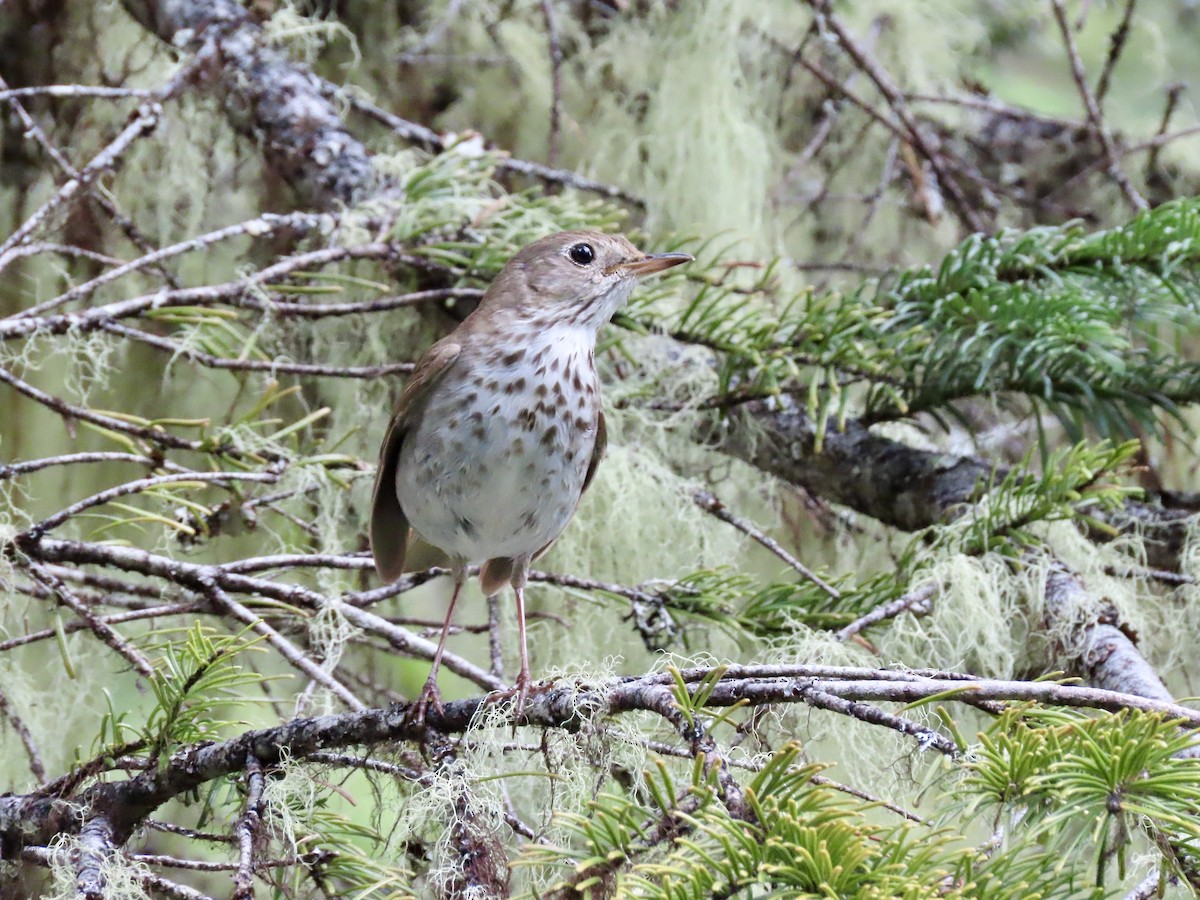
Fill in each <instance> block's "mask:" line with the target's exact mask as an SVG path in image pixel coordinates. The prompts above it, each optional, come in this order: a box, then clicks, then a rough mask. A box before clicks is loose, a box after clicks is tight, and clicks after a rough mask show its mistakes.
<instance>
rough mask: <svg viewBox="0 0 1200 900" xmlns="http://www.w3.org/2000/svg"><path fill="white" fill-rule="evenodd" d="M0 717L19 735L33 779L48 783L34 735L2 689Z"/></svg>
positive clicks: (40, 782) (0, 688) (0, 692)
mask: <svg viewBox="0 0 1200 900" xmlns="http://www.w3.org/2000/svg"><path fill="white" fill-rule="evenodd" d="M0 715H3V716H4V718H5V719H7V720H8V724H9V725H10V726H11V727H12V730H13V731H15V732H16V733H17V737H18V738H19V739H20V741H21V746H22V747H24V748H25V755H26V756H28V757H29V771H30V772H32V773H33V777H34V778H36V779H37V781H38V784H45V783H46V764H45V763H44V762H43V761H42V754H41V753H40V752H39V751H38V748H37V744H36V743H34V740H33V734H32V733H30V731H29V728H28V727H27V726H26V725H25V723H24V722H23V721H21V717H20V716H18V715H17V713H16V710H14V709H13V708H12V704H11V703H10V702H9V699H8V697H7V696H6V695H5V693H4V689H3V688H2V687H0Z"/></svg>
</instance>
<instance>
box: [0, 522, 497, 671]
mask: <svg viewBox="0 0 1200 900" xmlns="http://www.w3.org/2000/svg"><path fill="white" fill-rule="evenodd" d="M13 540H14V544H15V545H16V546H18V547H19V548H20V550H21V551H22V552H23V553H24V554H25V555H27V556H29V557H31V558H33V559H37V560H41V561H44V562H70V563H75V564H77V565H81V564H91V565H101V566H108V567H112V568H117V569H121V570H123V571H126V572H138V573H140V574H142V575H149V576H152V577H157V578H166V579H167V580H168V581H170V582H171V583H173V584H177V585H180V586H185V587H190V588H193V589H197V590H199V591H200V593H202V594H204V593H207V591H208V590H209V588H210V587H211V586H212V585H214V584H215V585H218V586H219V587H221V588H222V589H224V590H225V591H228V592H229V593H244V594H260V595H262V596H264V597H270V598H273V599H275V600H281V601H283V602H284V603H290V604H294V605H297V606H300V607H302V608H304V609H310V610H320V609H325V608H330V609H332V610H334V611H336V612H338V613H340V614H341V615H342V616H344V617H345V618H346V619H347V620H348V621H349V622H350V624H352V625H355V626H357V627H359V628H362V629H363V630H365V631H368V632H371V633H373V634H377V635H378V636H380V637H381V638H383V639H384V640H386V641H387V642H388V643H389V644H390V645H391V646H392V647H393V648H394V649H396V650H398V651H400V652H401V653H404V654H407V655H411V656H415V657H417V658H419V659H430V660H431V659H433V654H434V652H435V651H436V650H437V645H436V644H434V643H433V642H432V641H427V640H425V639H424V638H421V637H418V636H417V635H415V634H413V633H412V632H410V631H408V630H406V629H404V628H400V627H397V626H395V625H393V624H391V623H390V622H388V621H387V620H386V619H383V618H382V617H380V616H377V615H374V614H373V613H370V612H367V611H366V610H363V609H359V608H357V607H356V606H353V605H351V604H350V603H348V602H345V601H343V600H340V599H330V598H328V597H326V596H324V595H323V594H320V593H318V592H316V591H313V590H309V589H308V588H304V587H301V586H300V585H293V584H280V583H277V582H274V581H270V580H268V579H266V578H254V577H250V576H246V575H242V574H239V573H235V572H231V571H228V570H227V569H223V568H222V567H220V566H207V565H201V564H198V563H189V562H186V561H184V560H179V559H171V558H169V557H166V556H159V555H157V554H153V553H149V552H147V551H145V550H138V549H135V548H132V547H120V546H115V545H100V544H90V543H86V542H83V541H63V540H57V539H54V538H48V537H41V538H34V537H33V536H31V535H29V534H28V533H26V534H24V535H18V536H16V537H14V539H13ZM392 593H393V594H394V593H396V591H393V592H392ZM442 665H443V666H445V667H446V668H447V669H449V670H450V671H451V672H454V673H455V674H458V675H461V676H463V677H464V678H466V679H468V680H470V681H473V682H474V683H475V684H477V685H479V686H480V687H482V688H484V689H486V690H490V691H498V690H503V689H504V688H505V687H507V685H505V684H504V683H503V682H502V681H500V680H499V679H498V678H496V677H495V676H494V675H491V674H490V673H489V672H487V671H485V670H483V669H481V668H480V667H478V666H476V665H475V664H474V663H471V662H469V661H468V660H466V659H463V658H462V657H461V656H458V655H457V654H454V653H449V652H447V653H446V654H445V655H444V656H443V657H442Z"/></svg>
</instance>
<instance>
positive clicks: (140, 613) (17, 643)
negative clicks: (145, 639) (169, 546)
mask: <svg viewBox="0 0 1200 900" xmlns="http://www.w3.org/2000/svg"><path fill="white" fill-rule="evenodd" d="M44 568H45V569H47V570H48V569H53V568H56V567H55V566H45V567H44ZM45 591H46V593H47V594H50V593H51V590H50V588H45ZM205 610H206V607H204V606H202V605H201V604H199V603H170V604H166V605H164V606H152V607H149V608H146V609H134V610H130V611H129V612H123V613H114V614H113V615H110V616H96V621H97V622H99V623H100V624H101V625H107V626H112V625H120V624H121V623H123V622H141V621H144V620H146V619H162V618H165V617H167V616H187V615H195V614H196V613H200V612H204V611H205ZM91 627H92V626H91V624H90V623H88V622H81V621H73V622H64V623H63V626H62V632H63V633H64V634H74V633H75V632H76V631H82V630H83V629H85V628H89V629H90V628H91ZM58 634H59V632H58V631H57V630H56V629H54V628H43V629H41V630H40V631H31V632H29V633H27V634H22V635H20V636H18V637H11V638H8V639H7V640H4V641H0V653H3V652H5V651H8V650H12V649H13V648H14V647H24V646H25V645H27V644H35V643H37V642H38V641H48V640H51V639H52V638H56V637H58Z"/></svg>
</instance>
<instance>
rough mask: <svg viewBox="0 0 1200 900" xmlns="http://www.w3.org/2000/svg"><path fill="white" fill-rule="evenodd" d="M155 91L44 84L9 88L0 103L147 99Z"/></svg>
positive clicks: (0, 94)
mask: <svg viewBox="0 0 1200 900" xmlns="http://www.w3.org/2000/svg"><path fill="white" fill-rule="evenodd" d="M154 94H155V92H154V91H147V90H138V89H137V88H117V87H99V86H95V85H88V84H42V85H38V86H36V87H19V88H8V89H7V90H2V91H0V103H3V102H5V101H8V100H14V99H17V98H20V97H67V98H75V97H103V98H107V99H110V100H124V99H127V98H129V97H136V98H138V99H147V98H150V97H153V96H154Z"/></svg>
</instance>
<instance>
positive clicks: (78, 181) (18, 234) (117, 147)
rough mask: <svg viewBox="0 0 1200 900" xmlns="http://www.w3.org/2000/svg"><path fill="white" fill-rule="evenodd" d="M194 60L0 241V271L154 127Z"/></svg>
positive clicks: (142, 105)
mask: <svg viewBox="0 0 1200 900" xmlns="http://www.w3.org/2000/svg"><path fill="white" fill-rule="evenodd" d="M194 65H195V61H194V60H193V62H192V63H191V64H189V65H187V66H184V67H182V68H181V69H180V70H179V71H178V72H176V73H175V75H174V76H173V77H172V78H171V79H170V80H169V81H168V82H167V83H166V84H165V85H163V86H162V87H161V88H159V89H158V90H156V91H154V93H153V94H152V95H151V97H150V98H149V99H147V100H146V101H145V102H144V103H142V104H141V106H139V107H138V109H137V111H136V112H135V113H134V115H133V117H132V119H131V121H130V122H129V124H128V125H126V126H125V127H124V128H123V129H122V130H121V131H120V133H119V134H118V135H117V136H116V137H115V138H113V140H112V141H110V142H109V144H108V145H107V146H106V147H105V148H104V149H103V150H101V151H100V152H99V153H98V154H96V156H95V157H93V158H92V160H91V161H90V162H89V163H88V164H87V165H86V166H84V167H83V168H82V169H80V170H79V172H78V173H77V174H76V175H75V176H74V177H72V178H71V180H70V181H68V182H67V183H66V184H64V185H63V186H62V187H61V188H59V189H58V191H57V192H56V193H55V194H54V196H53V197H51V198H50V199H49V200H47V201H46V202H45V203H44V204H42V206H40V207H39V208H38V209H37V210H36V211H35V212H34V213H33V214H32V215H31V216H30V217H29V218H28V219H26V220H25V221H24V222H23V223H22V224H21V225H20V226H18V227H17V229H16V230H15V231H13V233H12V234H10V235H9V236H8V237H7V238H6V239H5V240H4V241H3V242H0V271H3V270H4V268H5V267H6V266H7V265H8V263H9V261H10V260H11V257H10V256H9V253H8V251H9V250H10V249H11V248H13V247H15V246H17V245H19V244H22V243H24V242H25V240H26V238H28V237H29V236H30V235H31V234H33V233H34V231H36V230H37V229H38V228H39V227H40V226H41V225H42V223H43V222H45V221H46V220H47V219H49V217H50V216H51V215H52V214H53V213H54V212H55V211H56V210H57V209H59V208H60V207H61V206H63V205H65V204H66V203H68V202H69V201H70V200H71V199H72V198H73V197H74V196H75V195H76V194H78V193H80V192H81V191H83V190H85V189H86V188H88V187H89V186H90V185H91V183H92V182H93V181H95V180H96V179H97V178H98V177H99V176H100V175H101V174H103V173H104V172H106V171H108V170H109V169H111V168H112V167H113V166H114V165H116V163H117V162H118V161H119V160H120V159H121V157H122V156H123V155H124V154H125V152H126V151H127V150H128V149H129V148H130V147H131V146H132V145H133V143H134V141H136V140H137V139H138V138H140V137H142V136H143V135H145V134H148V133H149V132H151V131H153V130H154V128H155V127H156V126H157V125H158V119H159V116H161V115H162V107H161V106H160V105H159V104H160V103H161V102H163V101H165V100H167V99H169V98H170V97H172V96H174V95H175V94H176V93H177V92H178V91H179V89H180V88H181V87H182V86H183V85H184V83H185V82H186V81H187V79H188V78H190V77H191V75H192V68H193V66H194Z"/></svg>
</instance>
